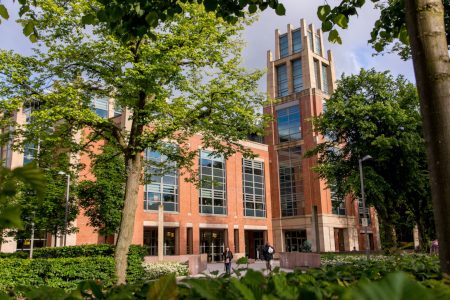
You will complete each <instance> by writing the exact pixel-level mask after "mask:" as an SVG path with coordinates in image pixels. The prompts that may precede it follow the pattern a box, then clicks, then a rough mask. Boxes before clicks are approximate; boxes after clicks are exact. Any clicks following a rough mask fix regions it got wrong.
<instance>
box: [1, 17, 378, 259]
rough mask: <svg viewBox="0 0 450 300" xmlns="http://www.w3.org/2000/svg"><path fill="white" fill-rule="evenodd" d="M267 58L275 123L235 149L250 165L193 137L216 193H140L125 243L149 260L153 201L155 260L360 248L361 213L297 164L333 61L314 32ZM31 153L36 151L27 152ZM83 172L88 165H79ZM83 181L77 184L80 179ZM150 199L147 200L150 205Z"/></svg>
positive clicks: (154, 188)
mask: <svg viewBox="0 0 450 300" xmlns="http://www.w3.org/2000/svg"><path fill="white" fill-rule="evenodd" d="M275 45H276V48H275V59H273V54H272V51H269V52H268V57H267V64H268V74H267V88H268V93H269V94H270V96H271V97H272V98H273V99H278V100H279V101H278V102H276V104H274V105H272V106H267V107H265V108H264V112H265V113H270V114H273V115H274V116H275V119H277V123H273V124H272V126H271V128H270V129H271V130H273V131H272V133H271V134H270V135H268V136H266V137H265V140H264V139H261V138H252V139H251V141H242V144H243V145H244V146H246V147H248V148H250V149H252V151H253V152H254V153H256V154H258V155H259V157H258V158H256V159H254V160H246V159H243V158H242V156H241V154H239V153H238V154H235V155H234V156H233V157H231V158H230V159H228V160H227V161H224V160H223V159H222V158H221V157H211V156H210V155H209V154H210V151H211V150H212V149H204V148H203V147H202V144H201V136H200V135H196V136H194V137H193V138H191V139H190V141H189V147H190V149H192V150H197V151H198V153H199V158H198V167H199V168H200V170H201V174H202V176H203V175H204V176H208V175H211V174H212V175H213V176H214V179H216V180H217V181H219V182H222V183H223V185H222V186H221V187H219V188H215V187H211V188H206V187H205V188H204V189H201V190H198V189H197V188H196V187H195V186H194V185H192V184H190V183H186V182H184V180H183V177H182V176H179V175H178V174H172V175H167V176H165V177H163V178H160V179H158V180H157V181H156V182H154V183H152V184H148V185H146V186H140V187H139V196H138V197H139V200H138V208H137V212H136V220H135V228H134V236H133V243H134V244H145V245H147V246H149V255H157V251H158V247H157V239H158V234H157V225H158V213H157V205H155V201H154V200H158V201H160V203H162V204H163V205H164V209H165V213H164V237H165V239H164V254H165V255H182V254H199V253H208V260H209V261H211V262H214V261H218V260H220V257H219V254H220V253H222V252H223V250H224V247H225V246H226V245H229V246H230V248H231V249H232V251H233V252H234V253H236V254H237V256H238V257H239V256H243V255H247V256H249V257H250V258H258V255H259V254H260V252H261V246H262V245H263V244H264V243H265V241H267V240H268V241H269V242H270V243H271V244H273V245H274V247H275V250H276V252H284V251H287V252H297V251H300V250H301V245H302V243H303V242H304V241H305V240H310V241H312V244H313V251H317V248H316V245H317V244H319V247H320V248H319V249H320V251H349V250H351V249H353V247H356V249H358V250H360V249H361V250H362V249H365V237H364V235H363V234H362V233H363V228H362V227H361V226H360V213H361V209H360V208H359V207H358V203H356V202H353V203H352V202H351V201H350V198H348V199H345V201H344V202H341V203H340V204H339V208H337V209H333V206H332V201H338V200H337V199H334V197H332V194H331V191H330V190H329V189H325V188H326V186H325V183H324V182H323V181H320V180H315V174H314V173H313V172H312V171H311V170H310V168H311V167H313V166H314V165H315V158H309V159H302V158H301V155H302V154H303V153H304V151H305V148H306V147H307V148H310V149H311V148H313V147H314V146H315V145H316V144H317V143H320V142H321V141H322V140H323V137H322V136H320V135H318V134H317V133H309V130H310V129H311V125H310V123H309V122H308V121H306V119H308V118H310V117H311V116H317V115H319V114H320V113H321V112H322V109H323V103H324V102H326V99H327V98H328V97H329V96H328V95H329V94H331V93H332V92H333V90H334V88H335V81H336V80H335V71H334V63H333V56H332V52H331V51H328V52H327V57H325V51H324V48H323V41H322V31H321V30H318V31H317V33H316V32H315V31H314V26H313V25H310V26H309V27H306V23H305V21H304V20H303V19H302V20H301V27H300V28H298V29H295V30H294V29H293V27H292V25H290V24H289V25H288V30H287V33H286V34H283V35H280V31H279V30H277V31H276V33H275ZM37 108H38V107H34V106H33V105H32V106H30V107H25V108H23V110H20V111H18V112H17V113H16V114H15V115H14V116H13V117H14V118H15V120H17V122H18V123H19V124H24V123H25V122H28V121H30V120H29V119H30V118H29V115H30V113H31V111H32V110H33V109H37ZM92 109H93V110H94V111H95V112H96V113H97V114H98V115H99V116H101V117H104V118H113V120H115V121H116V122H117V123H119V124H120V125H121V126H122V127H125V128H127V129H129V127H130V124H129V121H128V118H129V114H130V112H129V111H128V110H126V111H117V110H115V108H114V103H113V99H96V100H94V101H93V102H92ZM34 148H35V147H33V149H30V150H37V149H34ZM0 151H1V152H0V160H1V159H3V158H5V159H6V166H7V167H10V168H15V167H19V166H22V165H23V164H25V163H28V162H29V161H31V160H32V159H33V155H32V153H33V151H27V152H26V153H25V154H23V153H14V152H11V151H10V150H9V149H8V147H4V148H2V149H0ZM145 156H146V157H147V158H148V159H154V160H160V159H161V157H160V156H159V155H158V154H157V153H151V152H148V151H146V153H145ZM76 159H77V160H80V162H81V163H84V164H86V165H89V157H87V156H81V157H80V156H78V157H77V158H76ZM90 176H92V175H91V174H89V173H87V172H85V173H81V174H80V178H83V177H84V178H89V177H90ZM151 200H153V201H151ZM370 216H371V226H370V227H369V233H370V235H369V238H370V245H371V248H372V249H379V248H380V241H379V236H378V234H377V232H378V226H377V220H376V218H375V215H374V211H373V209H370ZM74 225H75V226H77V227H78V228H79V232H78V233H77V234H73V235H70V236H68V238H67V245H82V244H95V243H111V244H112V243H114V242H115V237H114V236H110V237H106V238H105V237H100V236H98V234H94V233H93V228H91V227H89V226H87V218H86V217H85V216H84V215H83V214H82V213H81V214H80V215H79V216H78V218H77V220H76V221H75V222H74ZM37 238H38V240H37V242H35V245H36V246H53V245H54V244H55V242H56V245H57V246H60V245H62V239H58V240H57V241H55V237H54V236H51V235H47V236H45V233H38V234H37ZM0 247H1V248H0V250H1V251H2V252H14V251H29V247H30V243H29V240H24V241H19V242H16V241H14V240H13V239H10V240H9V241H8V243H5V244H3V245H1V246H0Z"/></svg>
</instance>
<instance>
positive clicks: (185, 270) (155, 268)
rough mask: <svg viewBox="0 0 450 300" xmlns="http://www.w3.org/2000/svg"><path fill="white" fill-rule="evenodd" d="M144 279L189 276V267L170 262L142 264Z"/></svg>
mask: <svg viewBox="0 0 450 300" xmlns="http://www.w3.org/2000/svg"><path fill="white" fill-rule="evenodd" d="M142 265H143V267H144V269H145V272H146V279H148V280H153V279H158V278H160V277H162V276H164V275H167V274H170V273H175V274H176V276H187V275H189V265H188V264H185V263H181V262H177V261H172V262H157V263H143V264H142Z"/></svg>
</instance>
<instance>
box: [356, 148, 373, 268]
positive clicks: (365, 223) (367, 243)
mask: <svg viewBox="0 0 450 300" xmlns="http://www.w3.org/2000/svg"><path fill="white" fill-rule="evenodd" d="M371 158H372V156H370V155H367V156H364V157H363V159H360V160H359V176H360V178H361V194H362V204H363V215H364V219H366V201H365V199H364V181H363V170H362V162H363V161H365V160H368V159H371ZM363 223H364V224H363V225H364V233H365V235H366V253H367V260H369V259H370V254H369V239H368V238H367V225H368V222H367V219H366V220H365V222H363Z"/></svg>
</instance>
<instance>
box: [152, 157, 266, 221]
mask: <svg viewBox="0 0 450 300" xmlns="http://www.w3.org/2000/svg"><path fill="white" fill-rule="evenodd" d="M145 158H146V159H150V160H153V161H154V162H156V163H161V162H163V161H164V160H165V159H166V157H164V156H162V155H160V154H159V153H156V152H151V151H149V150H147V151H146V152H145ZM198 165H199V173H200V179H203V180H206V181H207V182H208V181H215V182H216V183H214V184H213V183H210V184H206V185H204V186H203V187H202V188H200V190H199V213H201V214H214V215H226V214H227V188H226V161H225V159H224V157H223V156H222V155H214V154H213V153H211V152H209V151H204V150H201V151H200V155H199V159H198ZM172 167H176V165H173V166H172ZM146 173H147V174H148V173H151V170H150V169H147V170H146ZM149 176H151V175H149ZM264 177H265V176H264V163H263V162H257V161H253V160H247V159H242V183H243V204H244V215H245V216H249V217H266V199H265V182H264ZM150 179H151V180H152V182H151V183H150V184H146V185H144V210H157V209H158V206H159V205H161V204H162V205H163V206H164V210H165V211H179V200H178V199H179V198H178V195H179V193H178V174H177V173H176V172H173V173H169V174H166V175H164V176H163V177H158V176H151V177H150Z"/></svg>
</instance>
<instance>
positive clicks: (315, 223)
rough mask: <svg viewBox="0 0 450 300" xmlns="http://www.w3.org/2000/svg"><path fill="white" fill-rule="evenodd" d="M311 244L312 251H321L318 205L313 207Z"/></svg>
mask: <svg viewBox="0 0 450 300" xmlns="http://www.w3.org/2000/svg"><path fill="white" fill-rule="evenodd" d="M311 244H312V245H311V251H312V252H318V253H320V235H319V216H318V213H317V206H313V207H312V215H311Z"/></svg>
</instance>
